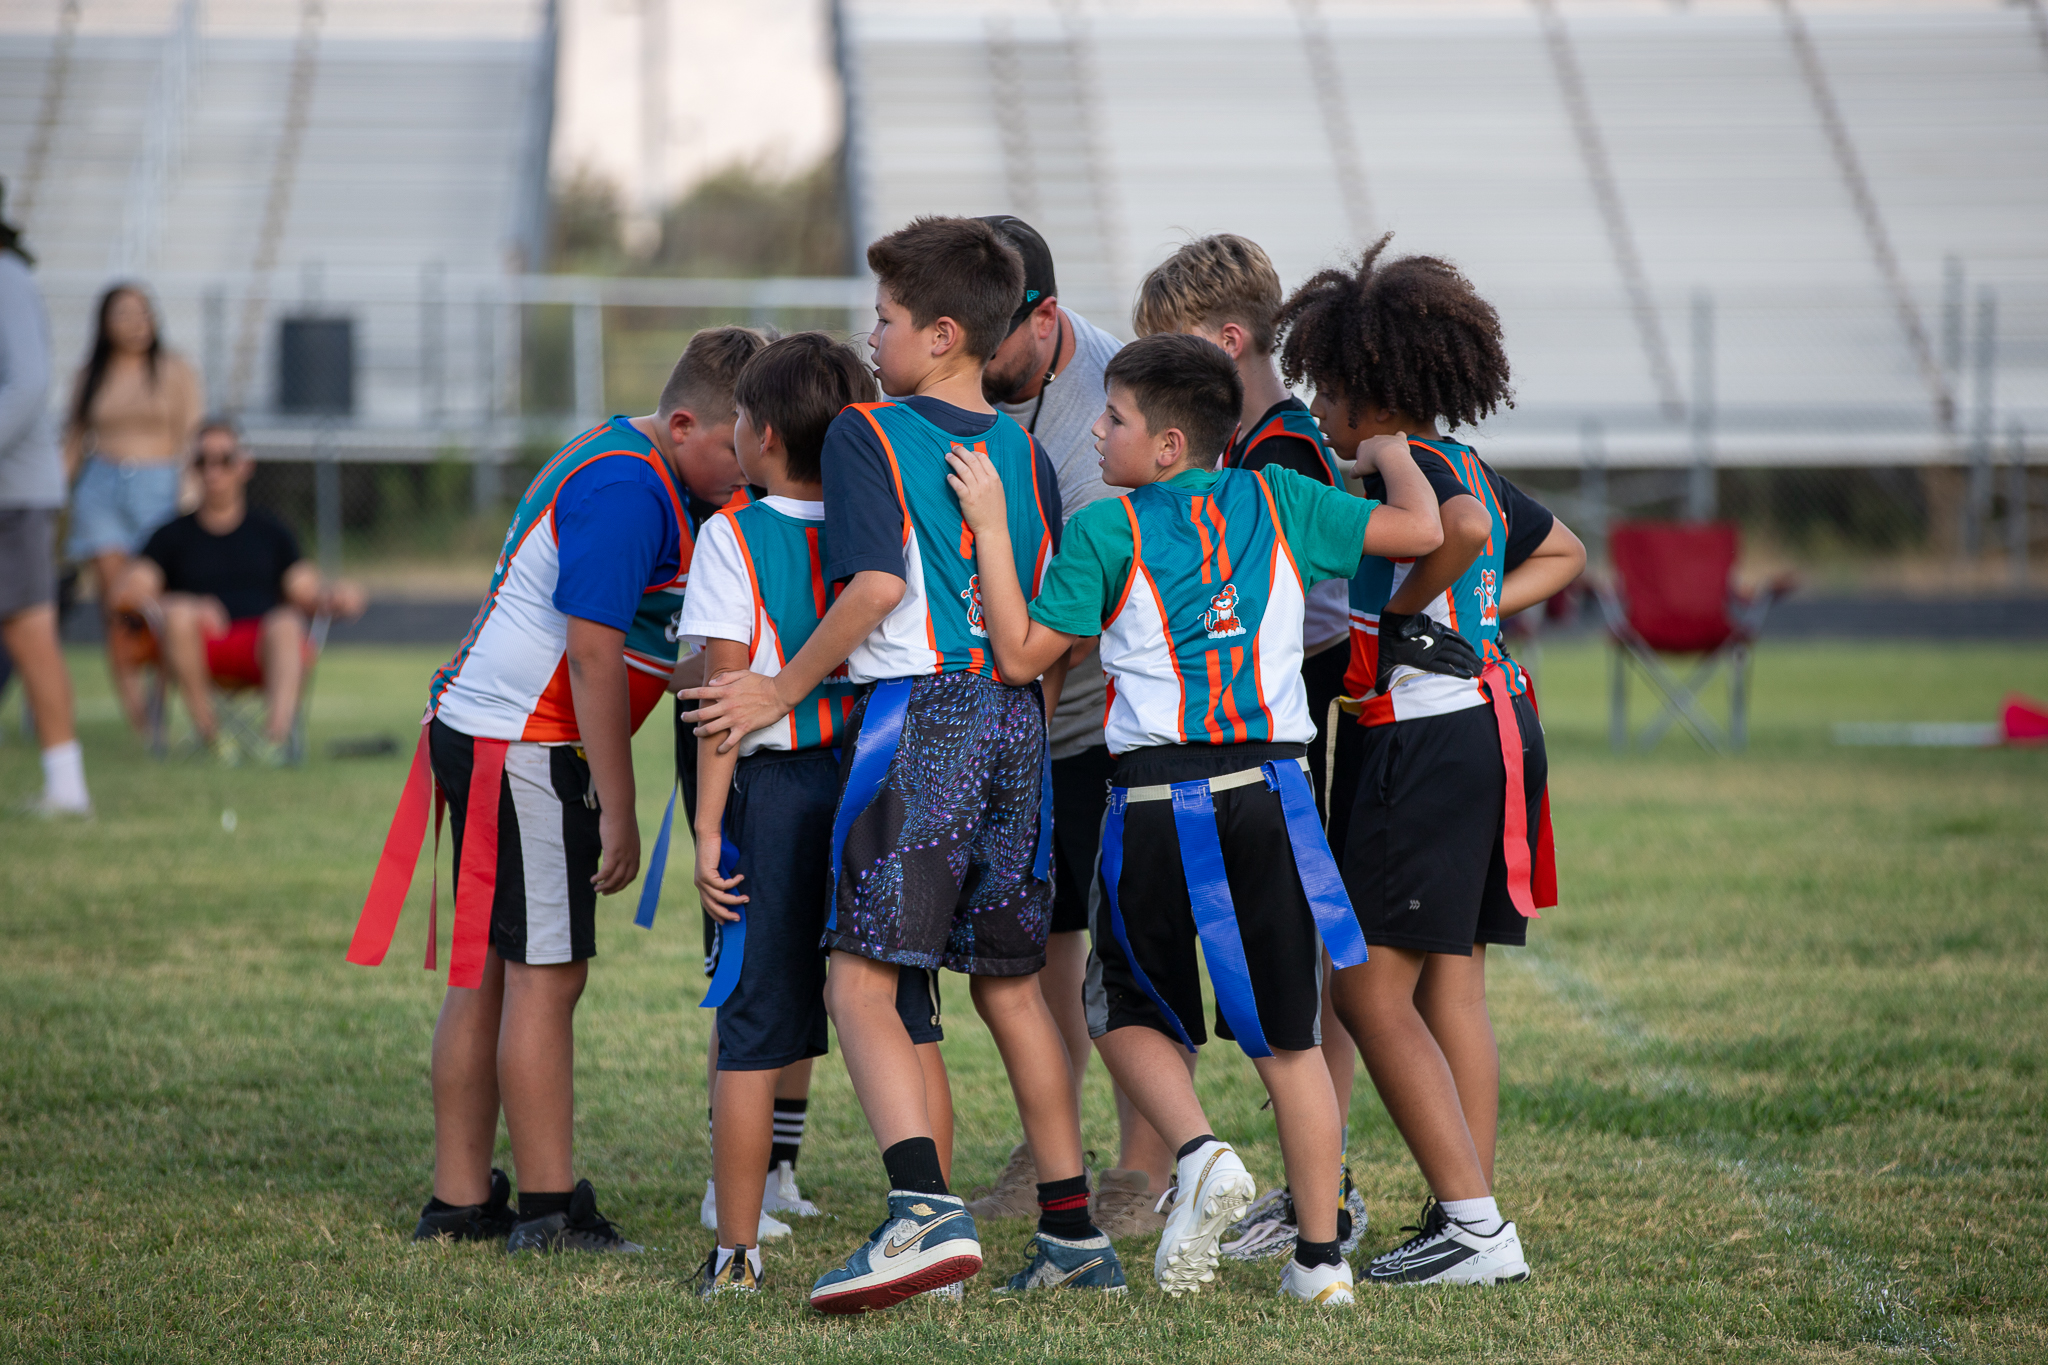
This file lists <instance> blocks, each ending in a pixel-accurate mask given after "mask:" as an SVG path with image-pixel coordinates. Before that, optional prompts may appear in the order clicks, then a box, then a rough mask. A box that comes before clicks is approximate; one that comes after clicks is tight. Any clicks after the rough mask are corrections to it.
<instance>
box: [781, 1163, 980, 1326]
mask: <svg viewBox="0 0 2048 1365" xmlns="http://www.w3.org/2000/svg"><path fill="white" fill-rule="evenodd" d="M980 1270H981V1240H980V1238H979V1237H977V1236H976V1235H975V1231H974V1215H973V1214H971V1213H969V1212H968V1211H967V1206H966V1205H965V1204H963V1203H961V1202H960V1201H959V1200H958V1199H957V1198H955V1197H954V1196H952V1195H950V1194H912V1193H910V1192H909V1191H907V1190H891V1191H889V1216H888V1217H887V1218H885V1219H883V1220H882V1225H881V1226H880V1227H878V1228H876V1229H875V1230H874V1231H873V1232H872V1233H870V1234H869V1235H868V1240H867V1243H866V1245H864V1246H862V1247H861V1248H860V1249H859V1250H857V1251H855V1252H854V1253H853V1255H851V1256H849V1257H847V1258H846V1264H845V1265H842V1266H840V1267H839V1268H838V1269H836V1270H828V1271H826V1272H825V1273H824V1274H823V1275H820V1276H819V1277H818V1282H817V1283H816V1284H814V1285H812V1286H811V1307H813V1308H815V1309H817V1310H818V1311H819V1312H820V1313H866V1312H869V1311H871V1310H873V1309H876V1308H887V1307H889V1306H891V1305H892V1304H898V1303H901V1302H903V1300H905V1299H907V1298H910V1297H912V1296H913V1295H917V1294H922V1293H924V1292H925V1291H926V1290H928V1289H937V1288H939V1287H940V1286H941V1285H948V1284H956V1283H958V1282H959V1281H961V1280H965V1279H969V1278H971V1277H972V1276H974V1275H976V1274H978V1273H980Z"/></svg>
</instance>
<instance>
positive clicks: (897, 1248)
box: [882, 1215, 951, 1261]
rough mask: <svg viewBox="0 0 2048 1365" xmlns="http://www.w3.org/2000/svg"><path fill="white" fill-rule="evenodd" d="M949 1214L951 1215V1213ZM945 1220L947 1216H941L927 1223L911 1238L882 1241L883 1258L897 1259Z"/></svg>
mask: <svg viewBox="0 0 2048 1365" xmlns="http://www.w3.org/2000/svg"><path fill="white" fill-rule="evenodd" d="M947 1216H948V1217H950V1216H951V1215H947ZM945 1221H946V1219H945V1218H939V1219H935V1220H934V1221H932V1222H929V1223H926V1224H925V1225H924V1226H923V1227H921V1228H919V1229H918V1230H917V1235H916V1236H914V1237H912V1238H910V1239H909V1240H908V1241H903V1242H899V1241H897V1240H896V1239H895V1238H894V1237H891V1238H889V1239H888V1240H887V1241H885V1242H883V1243H882V1257H883V1259H885V1260H892V1261H893V1260H895V1259H896V1258H897V1257H898V1256H901V1255H902V1254H903V1253H904V1252H906V1251H909V1250H910V1249H911V1248H912V1247H914V1246H916V1245H917V1244H918V1243H919V1242H922V1241H923V1240H924V1239H925V1238H926V1237H927V1236H928V1235H930V1233H931V1232H932V1231H933V1230H935V1229H936V1228H938V1226H939V1225H940V1224H941V1223H944V1222H945Z"/></svg>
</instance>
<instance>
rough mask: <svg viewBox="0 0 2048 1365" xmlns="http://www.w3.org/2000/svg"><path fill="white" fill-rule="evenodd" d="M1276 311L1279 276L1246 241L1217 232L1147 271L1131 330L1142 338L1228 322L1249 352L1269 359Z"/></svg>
mask: <svg viewBox="0 0 2048 1365" xmlns="http://www.w3.org/2000/svg"><path fill="white" fill-rule="evenodd" d="M1279 311H1280V273H1279V272H1278V271H1276V270H1274V269H1273V262H1272V261H1271V260H1269V259H1268V258H1267V256H1266V253H1265V252H1264V251H1263V250H1261V249H1260V247H1259V244H1258V243H1257V242H1254V241H1252V240H1251V239H1250V238H1249V237H1239V236H1237V235H1236V234H1235V233H1229V232H1220V233H1217V234H1216V235H1214V236H1212V237H1203V238H1200V239H1198V240H1196V241H1192V242H1189V243H1188V244H1187V245H1186V246H1184V247H1182V248H1181V249H1180V250H1178V251H1176V252H1174V253H1173V254H1172V255H1171V256H1168V257H1167V258H1166V259H1165V260H1163V261H1161V262H1160V263H1159V264H1158V265H1156V266H1154V267H1152V273H1151V274H1149V275H1147V276H1146V277H1145V282H1144V283H1143V284H1141V285H1139V286H1138V302H1137V304H1136V305H1135V306H1134V307H1133V308H1132V309H1131V326H1132V327H1133V328H1134V329H1136V331H1137V333H1138V335H1139V336H1141V337H1142V336H1155V335H1157V334H1159V333H1161V332H1183V331H1186V330H1188V329H1189V328H1192V327H1207V328H1211V329H1214V328H1219V327H1221V326H1223V324H1224V323H1226V322H1234V323H1236V324H1237V325H1238V326H1240V327H1242V328H1244V329H1245V331H1246V332H1248V333H1250V334H1251V342H1252V349H1253V350H1255V351H1257V352H1258V353H1259V354H1260V355H1271V354H1272V352H1273V319H1274V317H1275V315H1277V314H1278V313H1279Z"/></svg>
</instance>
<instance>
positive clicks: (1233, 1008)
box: [1102, 759, 1365, 1057]
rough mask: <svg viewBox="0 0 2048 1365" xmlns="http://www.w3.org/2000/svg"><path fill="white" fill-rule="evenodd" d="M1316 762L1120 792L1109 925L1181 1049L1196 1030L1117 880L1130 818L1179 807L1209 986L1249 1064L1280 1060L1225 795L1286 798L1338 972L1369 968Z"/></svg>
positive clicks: (1183, 859) (1304, 885)
mask: <svg viewBox="0 0 2048 1365" xmlns="http://www.w3.org/2000/svg"><path fill="white" fill-rule="evenodd" d="M1307 769H1308V761H1307V760H1306V759H1296V760H1295V761H1294V762H1292V763H1262V764H1260V765H1259V766H1258V767H1256V768H1247V769H1245V770H1243V771H1242V772H1235V773H1229V774H1227V775H1225V776H1222V777H1212V778H1208V779H1206V780H1199V779H1198V780H1195V781H1191V782H1174V783H1170V784H1163V785H1160V786H1153V787H1111V788H1110V789H1109V815H1108V817H1107V818H1106V819H1105V820H1104V822H1103V826H1102V882H1103V888H1104V890H1105V891H1107V892H1108V900H1109V927H1110V932H1111V933H1112V934H1114V935H1115V936H1116V942H1117V946H1118V947H1119V948H1121V949H1123V954H1124V961H1125V962H1127V963H1129V964H1130V968H1131V976H1132V978H1133V979H1134V980H1136V981H1137V983H1138V987H1139V989H1141V990H1143V991H1144V992H1145V994H1146V996H1147V997H1149V998H1150V999H1151V1001H1152V1004H1153V1007H1154V1008H1155V1009H1157V1010H1158V1011H1159V1016H1160V1018H1162V1019H1164V1020H1165V1021H1166V1022H1167V1023H1168V1024H1170V1025H1172V1026H1173V1031H1174V1034H1175V1036H1177V1037H1178V1038H1179V1039H1180V1041H1181V1045H1182V1046H1183V1047H1185V1048H1187V1050H1188V1051H1190V1052H1193V1051H1194V1050H1195V1045H1194V1042H1193V1040H1192V1039H1191V1038H1190V1037H1189V1035H1188V1030H1187V1026H1186V1025H1185V1024H1184V1023H1183V1022H1182V1021H1181V1018H1180V1016H1179V1015H1177V1014H1175V1013H1174V1012H1173V1009H1172V1007H1170V1006H1169V1005H1168V1004H1167V1003H1166V999H1165V997H1164V996H1162V995H1160V994H1159V990H1158V988H1157V987H1155V986H1154V985H1153V984H1152V981H1151V979H1150V978H1149V977H1147V976H1146V975H1145V969H1144V968H1143V967H1142V966H1140V965H1139V963H1138V956H1137V954H1136V953H1134V952H1132V951H1131V940H1130V936H1129V934H1128V933H1127V932H1126V931H1125V929H1124V916H1123V910H1122V909H1121V907H1120V906H1119V904H1118V900H1117V883H1118V882H1119V881H1121V880H1122V878H1123V870H1124V811H1125V809H1126V808H1127V807H1129V806H1130V805H1131V803H1133V802H1138V801H1171V802H1173V828H1174V833H1175V834H1176V835H1177V836H1178V838H1179V843H1180V865H1181V871H1182V872H1183V874H1185V876H1186V878H1187V884H1188V904H1189V908H1190V909H1192V910H1193V912H1194V918H1195V931H1196V933H1197V934H1198V935H1199V936H1200V938H1201V940H1202V956H1203V957H1204V958H1205V959H1206V960H1207V961H1208V964H1209V979H1210V981H1211V982H1213V983H1214V984H1215V987H1216V1005H1217V1008H1218V1009H1219V1010H1221V1011H1222V1013H1223V1018H1224V1020H1225V1022H1227V1023H1228V1024H1229V1025H1230V1031H1231V1032H1232V1033H1234V1034H1236V1035H1237V1045H1238V1047H1240V1048H1241V1049H1243V1050H1244V1053H1245V1055H1246V1056H1248V1057H1270V1056H1272V1055H1273V1049H1272V1048H1271V1047H1269V1046H1268V1045H1267V1043H1266V1034H1265V1029H1264V1028H1263V1027H1262V1026H1261V1025H1260V1023H1259V1010H1258V1002H1257V1000H1256V998H1255V997H1254V996H1253V993H1252V980H1251V971H1250V969H1249V968H1248V967H1247V966H1246V963H1245V955H1244V939H1243V937H1242V935H1241V934H1240V932H1239V927H1238V919H1237V907H1236V904H1235V903H1234V902H1233V901H1232V899H1231V895H1230V880H1229V877H1228V875H1227V874H1226V872H1225V869H1224V866H1223V844H1222V840H1221V838H1220V837H1219V836H1218V835H1217V832H1216V804H1215V801H1214V799H1213V798H1214V796H1215V794H1216V793H1217V792H1222V791H1230V790H1232V789H1233V788H1236V787H1249V786H1251V785H1252V784H1253V783H1257V782H1263V783H1265V785H1266V787H1267V789H1268V790H1269V791H1274V792H1277V793H1278V794H1279V796H1280V809H1281V811H1282V813H1283V814H1284V815H1285V816H1286V818H1287V841H1288V843H1289V844H1291V845H1292V846H1293V849H1294V867H1295V871H1296V873H1297V874H1298V875H1299V876H1300V878H1301V889H1302V892H1303V893H1304V894H1305V895H1306V896H1307V897H1308V905H1309V911H1310V913H1311V914H1313V915H1314V917H1315V922H1316V930H1317V932H1318V933H1319V934H1321V935H1322V939H1323V945H1324V946H1325V947H1326V948H1328V949H1329V950H1330V960H1331V961H1332V962H1333V963H1335V964H1336V965H1337V966H1338V967H1340V968H1341V967H1356V966H1357V965H1358V964H1360V963H1361V962H1364V961H1365V936H1364V935H1363V934H1361V933H1360V932H1359V929H1358V917H1357V916H1356V915H1355V914H1353V913H1352V909H1351V898H1350V897H1349V896H1348V895H1346V894H1345V891H1344V879H1343V878H1342V877H1340V876H1339V875H1338V873H1337V860H1336V859H1335V858H1333V857H1331V856H1330V843H1329V840H1328V839H1326V838H1325V837H1324V836H1323V824H1322V821H1321V820H1320V819H1319V818H1318V817H1317V815H1316V799H1315V793H1314V792H1312V791H1310V790H1309V785H1308V778H1307V777H1306V776H1305V775H1304V774H1305V773H1306V771H1307Z"/></svg>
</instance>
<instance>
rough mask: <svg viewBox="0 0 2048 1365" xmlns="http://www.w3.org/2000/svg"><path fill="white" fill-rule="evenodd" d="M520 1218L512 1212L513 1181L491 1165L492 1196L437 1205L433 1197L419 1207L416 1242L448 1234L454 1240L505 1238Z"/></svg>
mask: <svg viewBox="0 0 2048 1365" xmlns="http://www.w3.org/2000/svg"><path fill="white" fill-rule="evenodd" d="M515 1221H517V1220H516V1218H515V1217H514V1215H513V1213H512V1181H511V1180H510V1179H509V1178H508V1177H507V1176H506V1175H505V1173H504V1172H503V1171H501V1170H499V1169H498V1168H497V1167H495V1166H493V1167H492V1168H491V1197H490V1200H489V1201H488V1202H486V1203H482V1204H461V1205H457V1206H454V1207H451V1208H445V1209H436V1208H435V1207H434V1206H433V1203H432V1202H431V1201H429V1202H428V1204H427V1206H426V1207H425V1208H423V1209H421V1210H420V1225H419V1226H418V1227H416V1228H414V1229H413V1230H412V1239H413V1240H414V1241H415V1242H431V1241H433V1240H434V1239H435V1238H436V1237H446V1238H447V1239H448V1240H449V1241H451V1242H502V1241H504V1240H505V1238H506V1237H507V1236H508V1235H510V1233H511V1231H512V1224H513V1223H514V1222H515Z"/></svg>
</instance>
